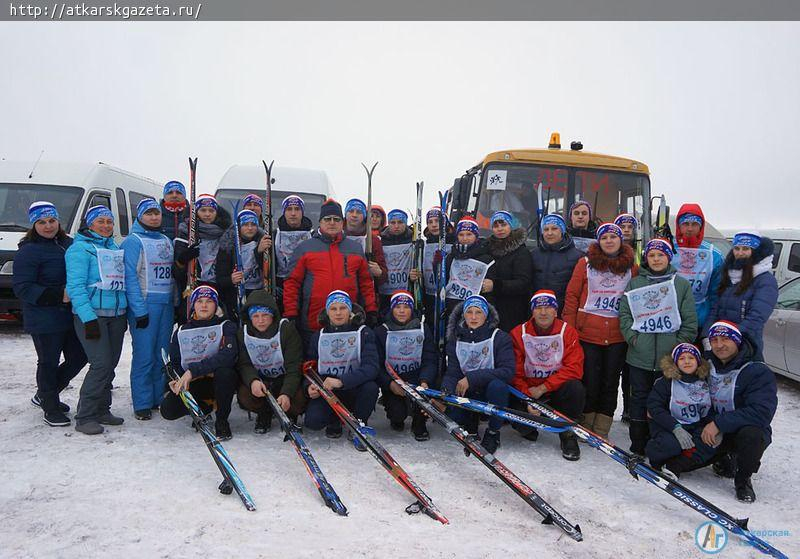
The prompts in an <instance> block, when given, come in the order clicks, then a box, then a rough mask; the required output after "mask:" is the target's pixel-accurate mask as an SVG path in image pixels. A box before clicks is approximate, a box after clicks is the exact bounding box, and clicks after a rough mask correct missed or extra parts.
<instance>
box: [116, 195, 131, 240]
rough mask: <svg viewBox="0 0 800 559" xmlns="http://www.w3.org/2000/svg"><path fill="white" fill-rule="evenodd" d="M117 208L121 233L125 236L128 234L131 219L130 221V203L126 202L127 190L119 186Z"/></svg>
mask: <svg viewBox="0 0 800 559" xmlns="http://www.w3.org/2000/svg"><path fill="white" fill-rule="evenodd" d="M116 193H117V210H118V211H119V233H120V235H122V236H123V237H125V236H126V235H127V234H128V228H129V227H130V221H128V204H127V203H126V202H125V191H124V190H122V189H121V188H117V190H116Z"/></svg>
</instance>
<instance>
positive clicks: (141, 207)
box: [136, 198, 161, 222]
mask: <svg viewBox="0 0 800 559" xmlns="http://www.w3.org/2000/svg"><path fill="white" fill-rule="evenodd" d="M150 210H157V211H158V213H161V206H160V205H159V204H158V202H156V201H155V198H143V199H142V200H140V201H139V203H138V204H136V219H137V220H139V221H140V222H141V221H142V216H143V215H144V213H145V212H148V211H150Z"/></svg>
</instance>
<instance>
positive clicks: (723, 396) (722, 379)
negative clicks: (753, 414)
mask: <svg viewBox="0 0 800 559" xmlns="http://www.w3.org/2000/svg"><path fill="white" fill-rule="evenodd" d="M747 365H749V363H748V364H747ZM747 365H745V366H744V367H747ZM744 367H742V368H741V369H734V370H733V371H731V372H730V373H725V374H719V373H717V369H716V368H715V367H714V364H713V363H712V364H711V374H710V375H709V376H708V386H709V390H710V391H711V403H712V404H713V405H714V411H716V412H717V413H725V412H727V411H734V410H735V409H736V403H735V402H734V399H733V397H734V394H735V392H736V380H737V379H738V378H739V373H741V372H742V369H744Z"/></svg>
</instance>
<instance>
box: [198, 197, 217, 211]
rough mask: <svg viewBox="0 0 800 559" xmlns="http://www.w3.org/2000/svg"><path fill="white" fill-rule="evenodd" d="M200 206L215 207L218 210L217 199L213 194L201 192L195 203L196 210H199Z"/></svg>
mask: <svg viewBox="0 0 800 559" xmlns="http://www.w3.org/2000/svg"><path fill="white" fill-rule="evenodd" d="M200 208H214V209H215V210H216V209H217V199H216V198H214V197H213V196H212V195H211V194H201V195H200V196H198V197H197V200H196V201H195V203H194V209H195V210H199V209H200Z"/></svg>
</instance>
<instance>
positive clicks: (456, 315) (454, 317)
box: [446, 302, 500, 340]
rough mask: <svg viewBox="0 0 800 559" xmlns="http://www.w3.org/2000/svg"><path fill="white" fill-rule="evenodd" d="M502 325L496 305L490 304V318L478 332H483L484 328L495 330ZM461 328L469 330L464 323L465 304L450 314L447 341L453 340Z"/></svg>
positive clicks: (460, 304)
mask: <svg viewBox="0 0 800 559" xmlns="http://www.w3.org/2000/svg"><path fill="white" fill-rule="evenodd" d="M498 324H500V315H499V314H497V309H495V308H494V305H492V304H491V303H489V317H488V318H487V319H486V322H485V323H484V324H483V326H481V327H480V328H478V330H482V329H484V328H486V329H489V330H494V329H495V328H497V325H498ZM459 328H463V329H464V330H467V331H468V330H469V328H467V325H466V324H465V323H464V303H463V302H462V303H459V304H458V305H457V306H456V307H455V308H454V309H453V312H451V313H450V319H449V320H448V321H447V332H446V336H447V339H448V340H450V339H452V337H453V335H454V334H455V333H456V330H457V329H459Z"/></svg>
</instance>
